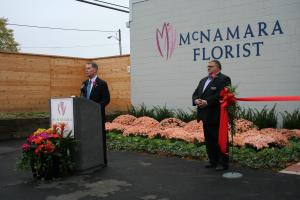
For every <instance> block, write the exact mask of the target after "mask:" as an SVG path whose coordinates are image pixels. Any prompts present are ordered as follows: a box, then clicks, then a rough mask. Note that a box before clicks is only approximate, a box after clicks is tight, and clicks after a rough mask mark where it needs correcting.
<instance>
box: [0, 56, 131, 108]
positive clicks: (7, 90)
mask: <svg viewBox="0 0 300 200" xmlns="http://www.w3.org/2000/svg"><path fill="white" fill-rule="evenodd" d="M90 61H93V62H96V63H97V64H98V65H99V68H100V70H99V76H100V77H101V78H103V79H104V80H106V81H107V82H108V86H109V90H110V93H111V103H110V105H109V106H108V109H107V110H108V112H113V111H124V110H127V107H128V106H129V105H130V103H131V102H130V74H129V73H128V71H127V69H128V66H129V65H130V57H129V55H125V56H113V57H104V58H94V59H85V58H74V57H62V56H48V55H37V54H23V53H5V52H0V94H1V96H0V112H33V111H34V112H42V111H48V109H49V105H48V100H49V98H51V97H69V96H71V95H76V96H78V95H79V92H80V86H81V83H82V81H84V80H85V79H86V77H85V75H84V66H85V64H86V63H87V62H90Z"/></svg>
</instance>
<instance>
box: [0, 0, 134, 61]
mask: <svg viewBox="0 0 300 200" xmlns="http://www.w3.org/2000/svg"><path fill="white" fill-rule="evenodd" d="M103 1H106V2H110V3H114V4H118V5H122V6H126V7H129V0H103ZM0 17H5V18H7V19H8V23H15V24H27V25H35V26H49V27H61V28H76V29H89V30H90V29H97V30H104V31H117V30H118V29H121V32H122V34H121V35H122V50H123V54H129V51H130V42H129V29H128V28H126V22H127V21H128V20H129V14H128V13H123V12H118V11H113V10H109V9H106V8H102V7H98V6H93V5H89V4H85V3H81V2H78V1H75V0H0ZM8 27H9V28H10V29H13V30H14V36H15V39H16V41H17V42H18V43H19V44H20V48H21V52H28V53H38V54H50V55H62V56H75V57H85V58H94V57H103V56H112V55H118V54H119V45H118V41H117V40H116V39H114V38H111V39H107V37H108V36H110V35H115V33H102V32H78V31H61V30H48V29H36V28H26V27H16V26H8ZM86 46H89V47H86ZM46 47H47V48H46ZM48 47H51V48H48Z"/></svg>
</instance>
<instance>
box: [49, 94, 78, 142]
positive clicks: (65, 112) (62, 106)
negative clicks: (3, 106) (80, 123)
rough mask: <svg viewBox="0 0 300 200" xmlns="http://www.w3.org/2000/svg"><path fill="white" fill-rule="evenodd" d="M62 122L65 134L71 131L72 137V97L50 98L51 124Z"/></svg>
mask: <svg viewBox="0 0 300 200" xmlns="http://www.w3.org/2000/svg"><path fill="white" fill-rule="evenodd" d="M60 123H64V124H65V125H66V126H65V134H64V136H66V135H67V134H69V132H70V131H72V133H71V136H72V137H74V115H73V99H72V98H63V99H51V126H53V125H54V124H60Z"/></svg>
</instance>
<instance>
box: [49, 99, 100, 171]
mask: <svg viewBox="0 0 300 200" xmlns="http://www.w3.org/2000/svg"><path fill="white" fill-rule="evenodd" d="M49 104H50V114H51V115H50V116H51V126H52V125H53V124H55V123H62V122H63V123H65V124H66V127H65V128H66V132H69V131H72V134H71V135H72V137H74V138H75V139H77V140H79V143H78V144H77V145H76V149H75V152H74V160H75V164H76V170H77V171H79V172H82V171H90V170H93V171H94V170H97V169H101V168H102V167H103V166H104V149H103V148H104V147H103V130H102V116H101V106H100V105H99V104H97V103H95V102H94V101H91V100H88V99H86V98H83V97H75V98H52V99H50V102H49Z"/></svg>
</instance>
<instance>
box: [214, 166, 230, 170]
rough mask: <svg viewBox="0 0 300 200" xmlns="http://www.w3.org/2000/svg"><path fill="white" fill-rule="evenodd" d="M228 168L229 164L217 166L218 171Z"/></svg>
mask: <svg viewBox="0 0 300 200" xmlns="http://www.w3.org/2000/svg"><path fill="white" fill-rule="evenodd" d="M227 169H228V165H225V166H223V165H220V166H217V167H216V171H224V170H227Z"/></svg>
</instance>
